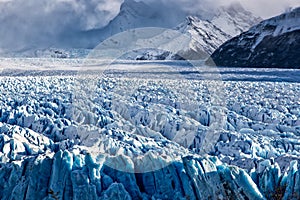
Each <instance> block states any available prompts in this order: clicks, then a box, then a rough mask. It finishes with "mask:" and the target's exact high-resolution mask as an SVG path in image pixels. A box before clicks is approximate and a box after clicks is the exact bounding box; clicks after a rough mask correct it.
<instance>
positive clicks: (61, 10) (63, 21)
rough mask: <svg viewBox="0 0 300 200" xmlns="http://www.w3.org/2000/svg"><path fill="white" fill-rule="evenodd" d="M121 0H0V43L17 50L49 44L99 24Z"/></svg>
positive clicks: (116, 8) (108, 16)
mask: <svg viewBox="0 0 300 200" xmlns="http://www.w3.org/2000/svg"><path fill="white" fill-rule="evenodd" d="M121 3H122V0H109V1H107V0H51V1H49V0H26V1H24V0H10V1H7V0H5V1H3V0H1V1H0V13H1V15H0V26H1V29H0V38H2V40H0V47H2V48H4V49H9V50H10V49H15V50H17V49H22V48H27V47H30V46H35V45H40V46H43V44H44V46H49V45H51V43H53V44H54V43H58V42H59V41H60V40H63V39H68V38H67V37H71V35H72V34H74V33H75V32H81V31H87V30H92V29H97V28H101V27H103V26H105V25H106V24H107V23H108V22H109V21H110V20H111V19H112V18H113V17H114V16H116V15H117V14H118V12H119V9H120V5H121ZM68 33H70V34H68Z"/></svg>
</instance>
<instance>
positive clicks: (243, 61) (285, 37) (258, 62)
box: [211, 8, 300, 68]
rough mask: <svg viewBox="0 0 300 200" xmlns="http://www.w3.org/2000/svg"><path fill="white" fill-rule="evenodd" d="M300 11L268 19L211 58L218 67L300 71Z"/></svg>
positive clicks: (232, 40)
mask: <svg viewBox="0 0 300 200" xmlns="http://www.w3.org/2000/svg"><path fill="white" fill-rule="evenodd" d="M299 24H300V8H296V9H294V10H292V11H290V12H287V13H285V14H282V15H280V16H277V17H274V18H271V19H268V20H265V21H263V22H261V23H260V24H258V25H257V26H254V27H252V28H251V29H250V30H249V31H247V32H244V33H242V34H241V35H239V36H237V37H235V38H233V39H231V40H229V41H228V42H226V43H225V44H223V45H222V46H220V47H219V48H218V49H217V50H216V51H215V52H214V53H213V54H212V56H211V58H212V59H213V61H214V62H215V63H216V65H218V66H228V67H266V68H268V67H276V68H300V52H299V51H298V49H299V48H300V43H299V40H300V25H299Z"/></svg>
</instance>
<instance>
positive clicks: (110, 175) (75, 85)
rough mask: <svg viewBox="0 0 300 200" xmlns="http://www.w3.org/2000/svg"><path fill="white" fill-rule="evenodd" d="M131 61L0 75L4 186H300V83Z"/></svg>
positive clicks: (154, 193)
mask: <svg viewBox="0 0 300 200" xmlns="http://www.w3.org/2000/svg"><path fill="white" fill-rule="evenodd" d="M134 64H135V68H133V69H134V70H132V71H131V70H129V68H128V66H131V65H134ZM137 64H138V65H136V63H132V64H130V63H127V64H126V63H123V64H122V65H125V66H126V69H127V71H126V70H124V69H125V66H124V67H123V68H122V70H120V71H118V70H116V69H113V70H111V71H109V70H107V72H106V74H105V77H102V78H101V77H100V78H99V77H84V76H66V75H60V76H57V75H55V76H53V75H51V73H53V72H51V71H44V72H43V73H42V74H38V75H36V74H34V73H31V72H30V71H29V75H30V76H28V74H26V71H25V72H23V74H21V75H19V76H15V75H13V76H10V75H9V74H5V75H3V76H1V77H0V83H1V84H0V92H1V94H2V95H1V98H0V158H1V159H0V167H1V170H0V177H1V178H2V179H3V180H5V181H3V182H1V184H0V198H1V199H10V198H15V199H20V198H23V199H24V198H25V199H78V198H81V199H103V198H107V199H116V198H117V199H141V198H145V199H151V198H156V199H157V198H160V199H174V198H175V199H176V198H178V199H208V198H210V197H211V198H213V199H230V198H233V199H270V198H275V197H276V196H281V197H284V198H283V199H291V198H292V197H295V196H297V195H299V184H298V182H297V180H298V179H299V178H298V177H299V172H300V169H299V166H298V164H297V162H298V160H299V155H300V145H299V130H300V129H299V126H300V116H299V111H300V105H299V102H298V97H299V95H300V85H299V83H287V82H257V81H252V82H247V81H226V82H221V84H222V87H221V91H223V93H224V94H222V95H221V94H220V93H216V92H215V91H214V90H211V87H209V86H210V85H218V83H217V82H220V81H218V80H214V79H213V80H207V79H205V80H199V79H200V78H199V77H201V76H203V73H205V72H199V71H195V69H194V68H192V67H188V66H184V67H182V64H181V63H174V65H175V66H172V63H170V62H164V63H161V64H157V65H160V67H161V68H162V69H166V68H165V67H167V68H168V71H158V72H159V73H157V71H151V70H150V71H145V69H155V70H158V67H159V66H154V67H152V68H150V66H149V67H147V65H153V64H151V62H145V63H142V62H139V63H137ZM118 65H120V63H119V64H118ZM141 65H142V66H143V67H142V71H136V67H137V66H141ZM172 70H173V71H172ZM180 70H181V71H180ZM193 70H194V71H193ZM49 73H50V74H49ZM174 73H177V74H179V75H181V76H183V78H181V79H180V76H174ZM211 73H213V72H211ZM252 73H254V74H255V72H252ZM291 73H292V71H291ZM274 74H276V73H274ZM198 76H199V77H198ZM270 76H272V74H271V75H270ZM178 82H180V84H178ZM221 97H222V98H221ZM217 98H221V100H223V104H218V105H215V102H214V101H213V99H217ZM221 112H222V113H224V114H225V116H224V117H225V121H224V122H225V123H224V124H219V127H218V128H216V129H215V127H214V126H213V124H215V123H216V122H218V117H219V115H220V114H221ZM211 136H217V138H216V139H214V137H211ZM207 138H209V139H207ZM210 139H211V140H210ZM203 149H206V151H204V152H203ZM206 153H207V154H208V155H207V154H206ZM134 172H137V173H134ZM24 196H25V197H24Z"/></svg>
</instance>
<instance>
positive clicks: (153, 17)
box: [8, 0, 261, 60]
mask: <svg viewBox="0 0 300 200" xmlns="http://www.w3.org/2000/svg"><path fill="white" fill-rule="evenodd" d="M260 20H261V19H260V18H257V17H255V16H254V15H253V14H251V13H250V12H248V11H246V10H244V9H243V8H242V7H241V5H240V4H231V5H230V6H228V7H221V8H219V9H216V10H214V9H213V10H209V9H208V8H206V7H205V6H203V10H202V11H199V13H198V14H197V13H196V14H195V13H193V14H192V15H191V14H190V13H188V12H183V11H182V10H181V11H179V10H177V9H176V8H174V7H172V4H162V5H152V4H149V3H147V2H144V1H139V2H136V1H135V0H125V1H124V3H123V4H122V6H121V8H120V12H119V14H118V15H117V16H116V17H115V18H114V19H113V20H111V21H110V23H109V24H108V25H107V26H105V27H104V28H102V29H95V30H91V31H86V32H82V33H80V34H79V33H78V34H77V35H74V37H73V36H72V37H71V38H66V39H64V41H63V43H66V42H69V43H74V44H76V45H75V46H74V48H78V47H80V46H83V47H84V48H94V47H95V46H96V45H98V44H99V43H100V42H102V41H104V40H105V39H107V38H109V37H111V36H113V35H115V34H118V33H121V32H123V31H127V30H130V29H135V28H143V27H160V28H166V29H175V30H178V31H180V32H182V33H183V34H186V36H187V37H191V44H190V45H189V46H190V51H188V52H186V54H197V53H200V54H201V53H202V52H205V53H206V54H209V55H210V54H211V53H212V52H213V51H214V50H216V49H217V48H218V47H219V46H220V45H221V44H223V43H224V42H225V41H227V40H229V39H230V38H232V37H234V36H236V35H238V34H240V33H241V32H243V31H246V30H248V28H249V27H251V26H253V25H254V24H257V23H258V22H259V21H260ZM56 51H58V52H60V53H62V54H58V53H55V52H56ZM79 51H80V50H76V49H74V50H73V49H72V48H68V49H60V48H58V49H55V48H50V49H49V50H48V49H46V50H45V49H42V50H36V49H35V50H27V51H24V53H23V55H24V56H26V57H30V56H31V57H32V56H34V57H62V58H64V57H74V56H75V55H78V56H81V54H80V53H79ZM82 51H85V50H82ZM178 51H180V50H178ZM76 53H77V54H76ZM19 54H20V55H22V53H19ZM171 54H172V53H171V52H161V51H159V50H156V52H155V51H154V50H153V49H148V50H146V49H144V50H140V51H138V52H135V53H132V54H131V55H128V59H147V60H158V59H160V60H163V59H179V57H178V56H176V55H171ZM173 54H174V52H173ZM11 55H13V54H11ZM8 56H9V55H8ZM17 56H19V55H18V54H17Z"/></svg>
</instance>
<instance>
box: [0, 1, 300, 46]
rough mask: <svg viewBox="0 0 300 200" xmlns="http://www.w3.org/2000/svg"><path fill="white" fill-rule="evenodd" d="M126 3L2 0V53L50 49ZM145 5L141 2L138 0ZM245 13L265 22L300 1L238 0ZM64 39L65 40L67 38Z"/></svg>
mask: <svg viewBox="0 0 300 200" xmlns="http://www.w3.org/2000/svg"><path fill="white" fill-rule="evenodd" d="M123 1H124V0H0V26H1V29H0V38H1V40H0V50H1V48H2V50H3V49H4V47H10V48H11V49H17V48H19V49H20V48H30V45H29V44H32V45H36V44H38V45H40V44H45V45H47V44H48V43H49V41H56V42H59V41H60V40H61V41H65V38H66V37H69V36H67V33H70V32H76V31H77V32H80V31H86V30H92V29H97V28H101V27H103V26H105V25H106V24H107V23H108V22H109V21H110V20H111V19H113V18H114V17H115V16H116V15H117V14H118V12H119V9H120V5H121V4H122V3H123ZM139 1H142V0H139ZM234 1H236V0H144V2H146V3H151V2H155V3H153V5H155V6H156V5H157V6H158V7H159V8H158V9H159V10H163V6H161V5H160V3H164V4H168V6H173V7H176V10H184V11H189V10H190V11H192V12H195V13H197V10H201V9H203V8H208V9H210V8H218V7H220V6H224V5H228V4H230V3H232V2H234ZM237 1H240V3H241V4H242V5H243V6H244V7H245V9H246V10H249V11H251V12H253V13H254V14H256V15H258V16H261V17H263V18H268V17H271V16H275V15H278V14H280V13H282V12H283V11H284V10H286V9H287V8H288V7H296V6H300V0H237ZM64 37H65V38H64Z"/></svg>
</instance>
